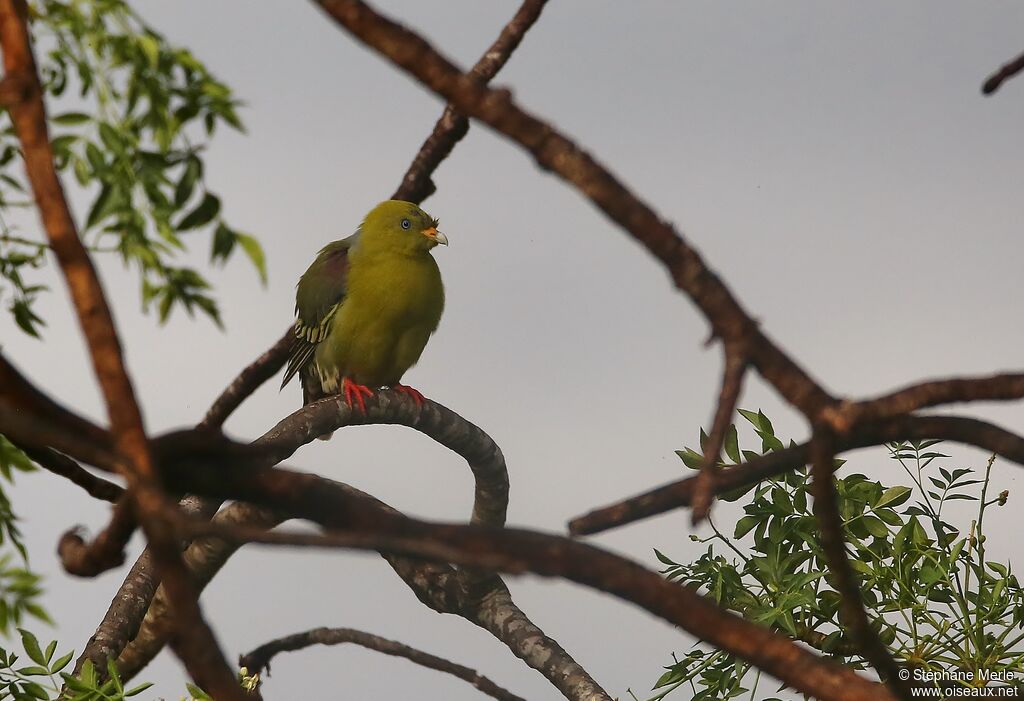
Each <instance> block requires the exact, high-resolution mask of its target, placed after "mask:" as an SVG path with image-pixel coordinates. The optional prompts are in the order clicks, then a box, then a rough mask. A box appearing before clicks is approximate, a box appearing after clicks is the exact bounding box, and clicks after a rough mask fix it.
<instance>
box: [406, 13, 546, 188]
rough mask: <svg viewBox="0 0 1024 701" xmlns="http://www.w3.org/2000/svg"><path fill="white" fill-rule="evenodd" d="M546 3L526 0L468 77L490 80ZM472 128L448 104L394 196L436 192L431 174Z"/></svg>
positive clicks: (481, 81) (486, 81) (483, 82)
mask: <svg viewBox="0 0 1024 701" xmlns="http://www.w3.org/2000/svg"><path fill="white" fill-rule="evenodd" d="M546 4H547V0H524V2H523V4H522V5H521V6H520V7H519V11H518V12H516V14H515V16H514V17H512V19H511V20H509V23H508V24H506V25H505V27H504V28H503V29H502V30H501V34H500V35H499V36H498V38H497V39H496V40H495V42H494V43H493V44H491V46H490V48H488V49H487V51H486V52H484V55H483V56H481V57H480V60H478V61H477V62H476V65H474V66H473V67H472V68H471V69H470V70H469V73H468V74H467V77H469V78H470V79H472V80H475V81H477V82H479V83H481V84H486V83H488V82H490V80H491V78H493V77H494V76H495V75H497V73H498V71H500V70H501V69H502V67H503V66H504V65H505V63H506V62H507V61H508V59H509V57H511V56H512V52H513V51H515V50H516V48H517V47H518V46H519V43H520V42H521V41H522V40H523V37H524V36H525V35H526V32H527V31H529V29H530V27H532V26H533V24H534V22H536V21H537V19H538V18H539V17H540V13H541V10H543V9H544V5H546ZM468 131H469V120H468V119H466V117H465V116H463V115H461V114H459V113H458V112H456V111H455V109H454V108H453V107H452V106H451V105H449V106H448V107H446V108H445V110H444V114H442V115H441V118H440V119H438V120H437V124H435V125H434V131H433V132H431V134H430V136H428V137H427V140H426V141H424V142H423V145H422V146H420V150H419V153H417V154H416V157H415V158H414V159H413V161H412V164H411V165H410V166H409V170H407V171H406V173H405V175H404V176H402V184H401V185H399V186H398V189H397V190H395V194H393V195H392V196H391V199H393V200H407V201H409V202H415V203H417V204H419V203H420V202H422V201H423V200H425V199H427V198H428V197H430V196H431V195H432V194H434V191H435V190H437V187H436V186H435V185H434V181H433V180H431V177H430V176H431V175H432V174H433V172H434V171H435V170H437V167H438V166H439V165H441V162H442V161H443V160H444V159H446V158H447V157H448V156H449V155H450V154H451V152H452V149H454V148H455V144H457V143H459V141H461V140H462V138H463V137H464V136H465V135H466V133H467V132H468Z"/></svg>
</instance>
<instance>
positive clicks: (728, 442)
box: [243, 244, 740, 463]
mask: <svg viewBox="0 0 1024 701" xmlns="http://www.w3.org/2000/svg"><path fill="white" fill-rule="evenodd" d="M243 245H244V244H243ZM264 282H266V279H265V278H264ZM725 454H726V455H728V456H729V459H730V460H732V461H733V462H734V463H739V462H740V444H739V436H738V433H737V431H736V424H730V425H729V428H728V429H727V430H726V432H725Z"/></svg>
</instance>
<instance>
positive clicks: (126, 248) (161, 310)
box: [0, 0, 266, 336]
mask: <svg viewBox="0 0 1024 701" xmlns="http://www.w3.org/2000/svg"><path fill="white" fill-rule="evenodd" d="M32 21H33V24H32V27H33V31H34V33H35V35H36V37H35V38H36V53H37V60H38V62H39V65H40V74H41V76H42V78H43V82H44V90H45V92H46V95H47V97H48V98H49V99H48V102H49V106H50V110H51V114H52V118H51V120H50V127H51V130H52V132H53V133H52V134H51V139H52V145H53V151H54V158H55V161H56V165H57V167H58V169H59V170H61V171H62V172H63V173H64V174H65V175H69V176H73V178H74V181H75V182H77V184H78V185H79V186H80V187H81V188H82V189H83V190H84V191H86V192H87V193H89V195H90V197H91V205H90V206H89V209H88V213H87V215H86V217H85V220H84V222H82V224H81V228H82V236H83V239H84V240H85V241H86V243H87V245H88V246H89V248H90V249H91V250H92V251H94V252H109V253H116V254H118V255H119V256H120V257H121V259H122V260H123V261H124V263H125V264H126V265H129V266H132V267H134V268H136V269H137V270H138V272H139V275H140V281H141V292H142V301H143V305H144V307H145V308H146V309H149V308H150V307H153V306H155V308H156V310H157V314H158V316H159V319H160V320H161V322H163V321H166V319H167V318H168V316H169V315H170V313H171V312H172V310H173V309H174V308H176V307H183V308H184V309H185V310H186V312H188V313H189V314H190V315H191V314H192V313H193V312H194V311H196V310H198V311H200V312H202V313H204V314H206V315H207V316H209V317H210V318H211V319H213V320H214V321H215V322H216V323H218V324H220V314H219V311H218V308H217V304H216V301H215V300H214V299H213V297H212V296H210V284H209V283H208V282H207V281H206V279H205V278H204V277H203V276H202V275H201V274H200V273H199V272H197V271H196V270H194V269H192V268H189V267H185V266H180V265H176V264H175V263H174V258H175V256H176V255H177V254H178V253H180V252H182V251H184V250H185V249H186V243H187V241H188V239H189V238H192V237H194V236H195V235H196V234H195V233H194V232H196V231H198V230H207V231H210V232H211V233H212V244H211V254H210V255H211V260H212V261H213V262H218V263H222V262H224V261H226V260H227V259H228V258H229V257H230V256H231V255H232V254H233V253H234V251H235V250H237V249H241V250H242V251H244V252H245V254H246V255H247V256H248V257H249V258H250V260H251V261H252V263H253V264H254V265H255V267H256V268H257V270H258V272H259V274H260V276H261V278H263V279H265V277H266V264H265V260H264V256H263V251H262V249H261V248H260V245H259V242H258V241H257V240H256V239H255V238H253V237H252V236H250V235H248V234H245V233H242V232H240V231H237V230H236V229H234V228H232V227H231V226H230V225H229V224H228V223H227V222H226V221H225V219H224V217H223V213H222V211H221V209H222V208H221V200H220V198H219V197H218V196H217V195H216V193H214V192H213V191H211V190H210V188H209V187H208V186H207V183H206V180H205V178H204V162H203V158H202V155H203V150H204V148H205V143H204V141H203V140H205V139H208V138H209V137H211V136H212V135H213V134H214V132H215V131H216V129H217V127H218V126H219V125H221V124H226V125H228V126H229V127H231V128H234V129H239V130H240V129H242V124H241V122H240V121H239V118H238V114H237V111H236V109H237V107H238V101H237V100H236V99H235V98H234V96H233V95H232V93H231V90H230V89H229V88H228V87H227V86H226V85H224V84H223V83H221V82H220V81H218V80H217V79H216V78H215V77H214V76H213V75H212V74H211V73H210V72H209V70H207V68H206V67H205V66H204V65H203V64H202V63H201V62H200V61H199V60H198V59H197V58H196V57H195V56H193V55H192V54H191V53H190V52H189V51H188V50H187V49H183V48H178V47H175V46H172V45H171V44H170V43H168V42H167V40H166V39H165V38H164V37H163V36H162V35H160V34H159V33H158V32H156V31H155V30H154V29H153V28H152V27H150V26H148V25H147V24H146V23H145V22H143V21H142V19H141V18H140V17H139V16H138V15H136V14H135V13H134V11H133V10H132V9H131V8H130V7H129V6H128V4H127V3H126V2H125V0H93V1H92V2H87V3H83V2H75V1H74V0H41V1H40V2H38V3H36V4H35V5H34V6H33V8H32ZM197 138H198V139H200V140H199V141H195V139H197ZM19 161H20V155H19V150H18V144H17V139H16V138H15V135H14V132H13V128H12V126H11V124H10V118H9V115H7V113H6V112H3V113H0V280H3V281H4V282H5V283H6V284H5V285H3V286H2V287H0V296H3V294H4V293H6V294H7V297H8V298H9V301H8V302H7V307H8V309H9V311H10V312H11V313H12V314H13V315H14V319H15V321H16V322H17V324H18V326H19V327H20V328H21V329H22V330H23V331H25V332H26V333H28V334H31V335H33V336H38V335H39V332H40V327H41V326H42V324H43V321H42V319H40V318H39V317H38V316H37V315H36V314H35V312H34V311H33V303H34V302H35V301H36V299H37V297H38V295H39V293H40V292H42V291H43V290H45V286H44V285H42V284H40V283H39V282H38V281H37V279H36V278H37V277H38V273H37V270H38V269H39V268H40V267H42V266H43V265H44V263H45V253H46V251H47V245H46V244H45V243H44V242H43V241H42V239H37V238H33V237H31V236H25V235H19V234H18V232H16V231H15V230H14V228H13V227H11V226H9V225H8V223H7V222H8V220H9V217H7V216H4V215H5V214H6V213H8V212H9V211H10V210H11V209H12V208H16V207H24V206H26V205H28V204H30V202H29V198H28V197H27V195H26V193H27V187H26V184H25V183H24V182H23V181H22V180H21V170H22V169H21V167H20V162H19ZM16 166H17V167H16ZM68 182H69V178H65V183H66V184H67V183H68Z"/></svg>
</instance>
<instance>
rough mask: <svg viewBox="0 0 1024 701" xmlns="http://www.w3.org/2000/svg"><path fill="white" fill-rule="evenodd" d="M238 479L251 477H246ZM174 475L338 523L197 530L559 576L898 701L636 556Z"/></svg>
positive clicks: (205, 474)
mask: <svg viewBox="0 0 1024 701" xmlns="http://www.w3.org/2000/svg"><path fill="white" fill-rule="evenodd" d="M242 475H245V476H246V479H244V480H242V479H241V477H242ZM176 477H177V478H179V479H180V480H181V483H182V485H187V487H188V488H189V489H192V490H194V491H196V492H197V493H206V494H211V495H213V496H217V497H220V498H240V499H244V500H246V501H251V502H255V503H261V504H263V505H264V506H267V507H272V508H278V509H282V510H286V511H288V512H290V513H292V514H294V515H296V516H301V517H303V518H306V519H309V520H312V521H315V522H317V523H320V524H321V525H324V526H325V527H328V528H332V529H341V530H340V531H338V532H333V533H330V534H327V535H325V536H310V535H307V534H295V535H294V536H288V537H286V538H282V537H281V536H282V535H283V534H273V533H271V534H266V533H263V532H262V531H259V530H258V529H245V530H243V531H232V530H231V529H217V528H215V527H214V526H212V525H211V524H209V523H194V524H192V529H193V530H192V531H191V532H193V533H196V534H198V533H208V534H215V535H217V536H219V537H221V538H224V539H232V540H235V541H236V542H245V541H251V540H258V541H261V542H277V543H281V542H287V543H290V544H315V545H331V546H335V547H339V546H340V547H351V548H358V549H365V550H378V551H381V550H383V551H386V552H391V553H394V554H398V555H403V556H407V557H421V558H427V559H431V560H435V561H440V562H455V563H459V564H461V565H463V566H470V567H479V568H483V569H488V570H493V571H501V572H508V573H513V574H521V573H524V572H533V573H535V574H539V575H543V576H553V577H562V578H565V579H569V580H572V581H574V582H577V583H579V584H583V585H586V586H589V587H592V588H595V589H599V590H601V591H605V592H608V593H611V594H613V595H615V596H617V597H619V598H622V599H624V600H627V601H631V602H633V603H635V604H637V605H638V606H640V607H642V608H644V609H646V610H647V611H649V612H651V613H653V614H655V615H657V616H659V617H661V618H663V619H665V620H666V621H669V622H671V623H674V624H676V625H679V626H681V627H682V628H684V629H685V630H687V631H688V632H690V633H691V634H693V635H695V636H696V637H698V638H701V639H704V640H706V641H707V642H708V643H710V644H712V645H714V646H716V647H718V648H720V649H723V650H725V651H727V652H730V653H732V654H734V655H737V656H738V657H741V658H743V659H745V660H747V661H749V662H751V663H752V664H755V665H756V666H758V667H760V668H761V669H762V670H764V671H766V672H768V673H769V674H771V675H772V676H775V677H777V678H778V679H780V680H782V681H783V682H785V683H786V684H788V685H789V686H792V687H793V688H794V689H796V690H797V691H800V692H803V693H805V694H809V695H812V696H815V697H817V698H821V699H827V700H838V699H843V701H891V700H892V699H894V697H893V696H892V694H890V693H889V691H888V690H887V689H885V688H884V687H882V686H881V685H879V684H877V683H875V682H871V681H869V680H867V679H864V678H862V677H860V676H858V675H857V674H855V673H854V672H853V671H852V670H849V669H847V668H845V667H842V666H841V665H838V664H835V663H833V662H830V661H828V660H824V659H821V658H820V657H818V656H817V655H814V654H812V653H811V652H809V651H807V650H806V649H804V648H802V647H800V646H799V645H797V644H795V643H794V642H793V641H791V640H790V639H788V638H787V637H786V636H784V635H781V634H779V633H775V632H772V631H770V630H768V629H767V628H763V627H761V626H758V625H756V624H753V623H750V622H749V621H746V620H744V619H742V618H739V617H737V616H734V615H733V614H731V613H729V612H728V611H726V610H724V609H722V608H720V607H719V606H718V605H716V604H715V603H714V602H713V601H711V600H710V599H708V598H706V597H704V596H702V595H700V594H698V593H696V592H694V591H693V590H691V589H688V588H686V587H682V586H679V585H678V584H676V583H673V582H669V581H667V580H666V579H665V578H663V577H661V576H660V575H659V574H658V573H656V572H652V571H650V570H647V569H645V568H644V567H642V566H640V565H639V564H637V563H635V562H633V561H631V560H628V559H626V558H623V557H620V556H618V555H615V554H612V553H610V552H607V551H604V550H601V549H599V548H596V547H593V546H591V545H587V544H585V543H581V542H579V541H575V540H571V539H568V538H564V537H561V536H555V535H548V534H544V533H537V532H533V531H526V530H520V529H495V528H490V527H485V526H474V525H468V526H463V525H447V524H433V523H428V522H424V521H419V520H415V519H409V518H403V517H400V516H395V515H394V514H391V513H388V512H386V511H383V510H381V509H379V508H374V507H373V505H372V504H369V503H367V502H366V501H363V500H358V499H354V498H353V497H352V496H351V494H350V493H347V492H346V491H344V490H341V489H338V488H337V486H336V485H333V484H331V483H328V482H326V481H325V480H323V479H320V478H318V477H316V476H314V475H308V474H301V473H294V472H286V471H283V470H280V469H274V468H263V469H257V470H246V469H244V468H238V467H235V466H231V465H225V466H224V469H222V470H219V471H216V472H213V471H209V470H205V471H204V470H197V469H188V468H186V469H185V470H183V471H180V472H179V473H178V474H177V475H176ZM275 536H276V537H275Z"/></svg>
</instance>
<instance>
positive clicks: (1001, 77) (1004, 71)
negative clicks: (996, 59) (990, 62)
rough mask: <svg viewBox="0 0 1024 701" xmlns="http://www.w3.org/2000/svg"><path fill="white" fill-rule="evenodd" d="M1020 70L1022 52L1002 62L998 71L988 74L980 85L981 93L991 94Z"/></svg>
mask: <svg viewBox="0 0 1024 701" xmlns="http://www.w3.org/2000/svg"><path fill="white" fill-rule="evenodd" d="M1021 71H1024V54H1021V55H1020V56H1018V57H1017V58H1015V59H1013V60H1012V61H1010V62H1009V63H1006V64H1004V65H1003V66H1001V67H1000V68H999V70H998V71H996V72H995V73H993V74H992V75H990V76H989V77H988V79H987V80H986V81H985V83H984V84H983V85H982V86H981V93H982V94H983V95H991V94H992V93H994V92H995V91H996V90H998V89H999V88H1000V86H1002V84H1003V83H1005V82H1006V81H1007V80H1009V79H1010V78H1012V77H1013V76H1015V75H1017V74H1018V73H1020V72H1021Z"/></svg>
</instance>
